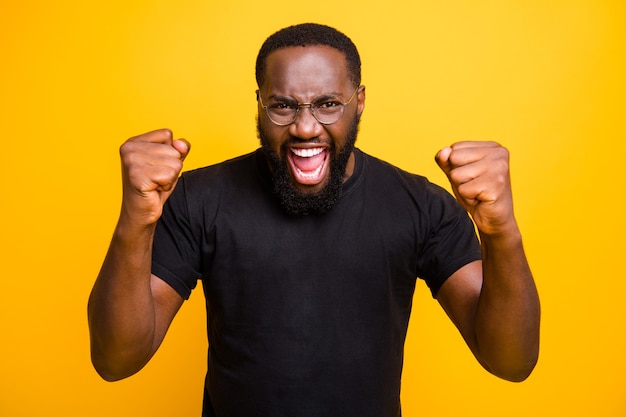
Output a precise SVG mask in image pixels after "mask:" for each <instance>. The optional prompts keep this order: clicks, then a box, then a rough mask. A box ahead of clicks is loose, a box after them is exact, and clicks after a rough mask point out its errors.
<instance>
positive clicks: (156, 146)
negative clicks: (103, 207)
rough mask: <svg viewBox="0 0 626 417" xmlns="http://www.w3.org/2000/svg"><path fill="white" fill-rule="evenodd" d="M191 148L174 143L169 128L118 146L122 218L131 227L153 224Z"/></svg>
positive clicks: (187, 143)
mask: <svg viewBox="0 0 626 417" xmlns="http://www.w3.org/2000/svg"><path fill="white" fill-rule="evenodd" d="M190 149H191V145H190V144H189V142H187V141H186V140H184V139H178V140H174V139H173V135H172V132H171V131H170V130H169V129H161V130H155V131H152V132H148V133H145V134H143V135H139V136H135V137H132V138H130V139H128V140H127V141H126V142H125V143H124V144H123V145H122V146H121V147H120V157H121V159H122V181H123V190H124V195H123V200H122V214H121V215H122V216H124V217H125V219H126V220H129V221H131V222H132V224H134V225H135V226H148V225H152V224H155V223H156V222H157V220H158V219H159V217H161V213H162V209H163V204H165V201H166V200H167V198H168V197H169V196H170V194H171V193H172V191H174V187H175V186H176V182H177V181H178V176H179V175H180V172H181V170H182V168H183V161H184V160H185V157H186V156H187V154H188V153H189V150H190Z"/></svg>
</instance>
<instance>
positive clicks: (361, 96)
mask: <svg viewBox="0 0 626 417" xmlns="http://www.w3.org/2000/svg"><path fill="white" fill-rule="evenodd" d="M356 100H357V102H356V105H357V111H358V112H359V116H360V115H361V114H362V113H363V110H364V109H365V86H364V85H362V86H360V87H359V91H358V92H357V93H356Z"/></svg>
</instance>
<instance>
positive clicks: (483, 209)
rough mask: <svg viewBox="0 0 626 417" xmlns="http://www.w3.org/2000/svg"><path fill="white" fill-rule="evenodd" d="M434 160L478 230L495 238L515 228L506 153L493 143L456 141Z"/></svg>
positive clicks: (505, 150)
mask: <svg viewBox="0 0 626 417" xmlns="http://www.w3.org/2000/svg"><path fill="white" fill-rule="evenodd" d="M435 160H436V161H437V164H439V167H440V168H441V169H442V170H443V172H444V173H445V174H446V176H447V177H448V180H450V184H451V185H452V191H453V192H454V195H455V196H456V198H457V200H458V201H459V203H461V205H462V206H463V207H464V208H465V209H466V210H467V211H468V212H469V213H470V215H471V216H472V218H473V219H474V222H475V223H476V226H477V227H478V230H479V231H480V232H481V233H483V234H486V235H494V236H497V235H499V234H502V233H507V232H510V231H513V230H514V229H516V228H517V225H516V222H515V218H514V215H513V197H512V194H511V180H510V174H509V152H508V150H507V149H506V148H504V147H502V146H501V145H499V144H497V143H495V142H459V143H455V144H454V145H452V146H450V147H447V148H444V149H442V150H441V151H439V152H438V153H437V155H436V156H435Z"/></svg>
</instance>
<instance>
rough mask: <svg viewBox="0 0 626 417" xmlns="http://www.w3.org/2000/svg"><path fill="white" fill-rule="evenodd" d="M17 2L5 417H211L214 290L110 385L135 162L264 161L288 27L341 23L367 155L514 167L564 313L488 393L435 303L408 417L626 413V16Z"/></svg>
mask: <svg viewBox="0 0 626 417" xmlns="http://www.w3.org/2000/svg"><path fill="white" fill-rule="evenodd" d="M216 3H218V2H215V1H199V0H196V1H191V0H190V1H179V2H174V1H165V0H153V1H147V0H144V1H129V0H126V1H123V2H122V1H118V0H114V1H108V2H82V1H81V2H79V1H75V2H71V1H68V0H58V1H54V2H52V1H50V2H48V1H42V0H31V1H24V2H17V1H3V2H2V3H0V98H1V100H0V132H1V133H2V139H1V140H0V149H1V153H0V170H1V171H0V174H1V175H0V179H1V183H0V195H1V197H0V198H1V200H0V202H1V203H0V213H1V215H0V222H2V224H1V228H0V233H1V234H0V236H1V240H0V245H1V247H0V249H1V250H0V265H1V268H2V269H1V273H0V274H1V275H0V276H1V278H0V342H1V343H0V415H1V416H11V417H14V416H15V417H17V416H20V417H21V416H43V415H64V416H87V415H88V416H93V417H96V416H118V417H124V416H145V415H154V416H194V415H196V416H197V415H199V410H200V402H201V395H202V378H203V374H204V370H205V363H204V362H205V358H204V355H205V349H206V341H205V335H204V324H203V320H204V312H203V304H202V295H201V294H200V293H199V292H198V293H195V294H194V295H192V298H191V300H190V302H188V303H187V304H186V305H185V306H184V307H183V309H182V311H181V313H180V315H179V317H178V318H177V319H176V321H175V323H174V325H173V327H172V329H171V331H170V334H169V335H168V337H167V338H166V341H165V343H164V345H163V346H162V347H161V350H160V351H159V352H158V353H157V355H156V357H155V358H154V359H153V361H152V362H151V363H150V364H149V365H148V366H147V367H146V368H145V369H144V370H143V371H142V372H141V373H139V374H138V375H136V376H134V377H132V378H130V379H128V380H125V381H122V382H119V383H114V384H109V383H105V382H103V381H101V380H100V379H99V378H98V376H97V375H96V373H95V372H94V371H93V369H92V368H91V365H90V362H89V350H88V332H87V324H86V301H87V297H88V293H89V291H90V288H91V285H92V283H93V280H94V278H95V276H96V274H97V272H98V269H99V266H100V263H101V261H102V258H103V256H104V253H105V250H106V247H107V245H108V241H109V237H110V234H111V231H112V229H113V226H114V223H115V220H116V217H117V211H118V207H119V202H120V186H119V162H118V155H117V149H118V146H119V144H120V143H121V142H122V141H123V140H125V139H126V138H127V137H129V136H132V135H135V134H138V133H141V132H144V131H147V130H151V129H154V128H160V127H170V128H172V129H173V130H174V132H175V133H176V134H177V135H180V136H184V137H186V138H188V139H189V140H190V141H191V142H192V143H193V149H192V154H191V155H190V157H189V158H188V160H187V168H191V167H197V166H201V165H205V164H207V163H212V162H216V161H220V160H222V159H224V158H226V157H230V156H234V155H237V154H240V153H242V152H246V151H249V150H252V149H253V148H254V147H256V145H257V139H256V137H255V131H254V128H255V127H254V114H255V111H256V102H255V100H254V89H255V84H254V76H253V67H254V60H255V57H256V52H257V50H258V48H259V46H260V44H261V42H262V41H263V40H264V39H265V37H266V36H267V35H269V34H270V33H271V32H273V31H275V30H277V29H279V28H281V27H283V26H286V25H289V24H293V23H296V22H303V21H316V22H322V23H327V24H330V25H333V26H336V27H338V28H339V29H341V30H343V31H345V32H346V33H347V34H348V35H349V36H351V37H352V38H353V40H354V41H355V42H356V44H357V46H359V48H360V51H361V54H362V58H363V65H364V70H363V82H364V84H366V85H367V88H368V89H367V92H368V100H367V106H366V111H365V114H364V118H363V123H362V129H361V136H360V139H359V142H358V143H359V146H360V147H361V148H362V149H363V150H365V151H367V152H369V153H372V154H375V155H377V156H380V157H382V158H384V159H387V160H389V161H390V162H393V163H395V164H397V165H399V166H401V167H403V168H405V169H408V170H410V171H413V172H419V173H422V174H425V175H428V176H429V177H430V178H431V179H432V180H433V181H435V182H438V183H440V184H443V183H444V181H445V178H444V176H443V174H441V173H440V172H438V168H437V167H436V166H435V164H434V162H433V159H432V158H433V155H434V154H435V152H436V151H437V150H438V149H439V148H441V147H443V146H446V145H448V144H449V143H451V142H454V141H457V140H462V139H494V140H498V141H501V142H502V143H503V144H505V145H506V146H508V147H509V148H510V149H511V152H512V170H513V180H514V191H515V198H516V204H517V206H516V207H517V215H518V218H519V221H520V223H521V225H522V228H523V231H524V235H525V243H526V248H527V251H528V255H529V258H530V260H531V262H532V266H533V270H534V273H535V275H536V280H537V284H538V286H539V289H540V292H541V296H542V303H543V313H544V316H543V328H542V352H541V358H540V363H539V365H538V367H537V369H536V372H535V373H534V374H533V375H532V377H531V378H530V379H529V380H528V381H526V382H524V383H523V384H511V383H505V382H502V381H499V380H497V379H496V378H494V377H492V376H490V375H488V374H487V373H486V372H484V371H483V370H482V369H480V368H479V366H478V365H477V364H476V363H475V362H474V360H473V359H472V358H471V357H470V354H469V352H468V350H467V348H466V347H465V346H464V344H463V342H462V341H461V338H460V337H459V336H458V334H457V333H456V331H455V329H454V328H453V327H452V325H451V324H450V323H449V322H448V320H447V319H446V318H445V317H444V314H443V312H442V311H441V310H440V308H439V307H438V305H437V304H436V302H434V301H433V300H432V299H430V296H429V294H428V291H427V290H426V288H425V287H424V286H423V285H420V286H419V289H418V291H417V294H416V296H415V307H414V314H413V318H412V322H411V329H410V335H409V337H408V341H407V347H406V352H407V354H406V366H405V372H404V379H403V393H402V399H403V403H404V411H405V414H406V415H407V416H414V415H421V416H432V415H435V413H437V415H438V416H450V417H452V416H454V417H456V416H461V415H463V416H483V417H490V416H511V417H513V416H528V415H562V416H569V417H574V416H581V417H582V416H584V417H588V416H594V417H598V416H624V415H626V385H625V384H624V379H623V374H624V373H625V372H626V355H625V354H624V352H626V337H625V336H624V334H625V332H626V302H624V293H625V292H626V280H624V273H623V272H622V271H623V269H622V262H623V261H624V258H625V257H626V256H625V255H626V250H625V246H626V245H625V244H624V243H623V236H624V235H625V234H626V221H625V220H624V214H625V213H624V211H625V210H624V201H625V199H624V191H623V188H624V172H625V171H626V168H625V166H626V164H625V163H624V156H625V155H626V146H625V142H626V135H625V133H626V129H625V127H624V121H623V120H624V117H625V116H626V111H625V107H626V102H625V97H626V95H625V93H626V82H625V81H624V78H625V74H626V65H625V64H626V59H625V51H626V50H625V40H626V30H625V28H626V24H625V22H626V7H625V5H624V4H625V3H624V2H623V1H622V0H615V1H608V0H605V1H602V0H571V1H549V2H545V1H525V2H522V1H508V2H506V1H498V0H493V1H467V2H465V1H461V0H450V1H441V2H433V1H414V0H411V1H409V0H406V1H393V0H388V1H371V2H363V1H354V0H349V1H345V2H337V1H329V0H318V1H315V2H282V3H277V2H268V1H256V0H255V1H221V2H219V4H216Z"/></svg>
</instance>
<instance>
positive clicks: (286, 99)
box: [267, 93, 341, 104]
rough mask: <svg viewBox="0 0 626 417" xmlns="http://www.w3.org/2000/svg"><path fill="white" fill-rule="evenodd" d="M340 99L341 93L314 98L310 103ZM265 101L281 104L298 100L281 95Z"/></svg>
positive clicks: (270, 97) (272, 96)
mask: <svg viewBox="0 0 626 417" xmlns="http://www.w3.org/2000/svg"><path fill="white" fill-rule="evenodd" d="M340 97H341V93H328V94H323V95H321V96H318V97H315V98H314V99H313V101H311V103H318V102H320V101H326V100H340V101H341V99H340ZM267 99H268V100H273V101H280V102H283V103H298V100H296V99H295V98H293V97H288V96H281V95H271V96H269V97H268V98H267ZM300 104H306V103H300Z"/></svg>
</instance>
